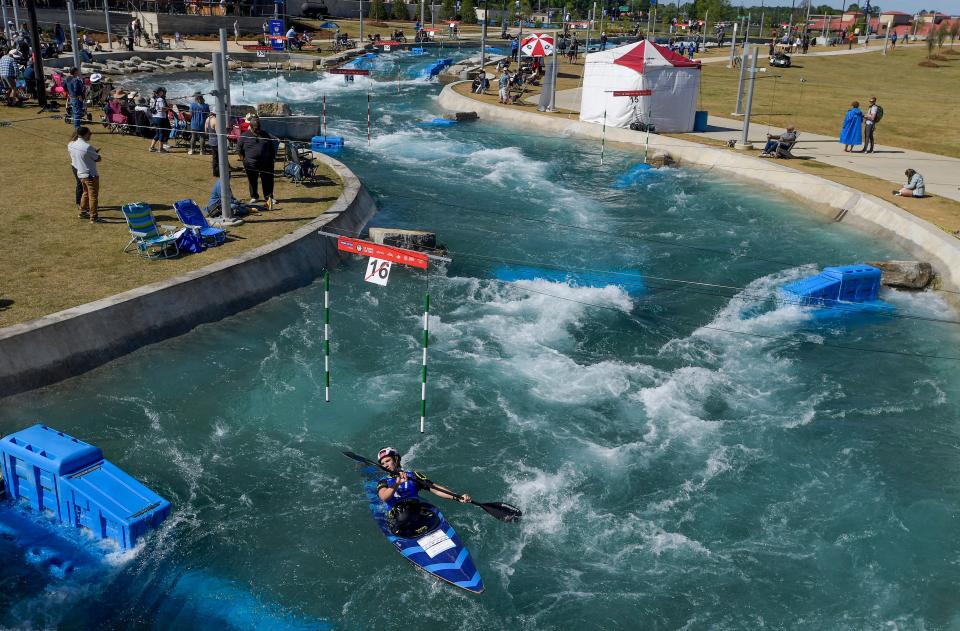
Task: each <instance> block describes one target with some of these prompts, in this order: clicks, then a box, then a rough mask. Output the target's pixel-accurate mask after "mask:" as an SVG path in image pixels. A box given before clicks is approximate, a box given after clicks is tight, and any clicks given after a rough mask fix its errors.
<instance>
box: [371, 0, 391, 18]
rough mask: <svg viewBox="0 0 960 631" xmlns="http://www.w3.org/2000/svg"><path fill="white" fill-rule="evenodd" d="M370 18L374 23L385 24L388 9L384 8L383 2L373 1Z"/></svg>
mask: <svg viewBox="0 0 960 631" xmlns="http://www.w3.org/2000/svg"><path fill="white" fill-rule="evenodd" d="M368 17H369V18H370V19H371V20H373V21H374V22H383V21H384V20H386V19H387V8H386V7H385V6H383V0H372V2H371V3H370V13H369V14H368Z"/></svg>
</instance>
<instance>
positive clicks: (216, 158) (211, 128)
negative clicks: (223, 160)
mask: <svg viewBox="0 0 960 631" xmlns="http://www.w3.org/2000/svg"><path fill="white" fill-rule="evenodd" d="M203 130H204V131H205V132H207V146H208V147H210V148H211V149H212V150H213V151H212V152H211V153H213V177H220V154H219V153H218V151H219V149H218V147H219V145H220V137H219V136H218V135H217V117H216V116H207V120H206V121H204V123H203ZM224 142H227V140H226V139H224ZM228 160H229V158H228Z"/></svg>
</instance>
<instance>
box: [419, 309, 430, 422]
mask: <svg viewBox="0 0 960 631" xmlns="http://www.w3.org/2000/svg"><path fill="white" fill-rule="evenodd" d="M429 346H430V294H429V293H426V294H424V295H423V372H422V373H421V378H420V433H421V434H422V433H423V425H424V421H425V419H426V418H427V347H429Z"/></svg>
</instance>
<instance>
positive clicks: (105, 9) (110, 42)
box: [14, 0, 113, 50]
mask: <svg viewBox="0 0 960 631" xmlns="http://www.w3.org/2000/svg"><path fill="white" fill-rule="evenodd" d="M14 1H16V0H14ZM103 18H104V20H105V21H106V23H107V46H109V47H110V50H113V35H112V34H111V33H110V2H108V0H103Z"/></svg>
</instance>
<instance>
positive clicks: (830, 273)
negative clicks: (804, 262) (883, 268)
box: [783, 265, 880, 306]
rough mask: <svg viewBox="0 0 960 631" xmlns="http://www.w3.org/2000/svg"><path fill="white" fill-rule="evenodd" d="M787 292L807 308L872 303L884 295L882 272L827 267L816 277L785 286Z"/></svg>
mask: <svg viewBox="0 0 960 631" xmlns="http://www.w3.org/2000/svg"><path fill="white" fill-rule="evenodd" d="M783 291H784V292H785V293H787V294H789V295H790V296H791V297H795V298H798V299H799V301H800V304H803V305H813V306H830V305H831V304H833V303H836V302H853V303H861V302H871V301H875V300H876V299H877V295H878V294H879V293H880V270H879V269H878V268H876V267H872V266H870V265H843V266H838V267H825V268H823V271H822V272H821V273H819V274H817V275H816V276H810V277H808V278H804V279H802V280H798V281H796V282H794V283H790V284H788V285H784V286H783Z"/></svg>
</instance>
